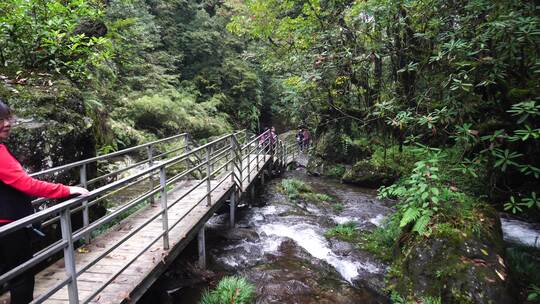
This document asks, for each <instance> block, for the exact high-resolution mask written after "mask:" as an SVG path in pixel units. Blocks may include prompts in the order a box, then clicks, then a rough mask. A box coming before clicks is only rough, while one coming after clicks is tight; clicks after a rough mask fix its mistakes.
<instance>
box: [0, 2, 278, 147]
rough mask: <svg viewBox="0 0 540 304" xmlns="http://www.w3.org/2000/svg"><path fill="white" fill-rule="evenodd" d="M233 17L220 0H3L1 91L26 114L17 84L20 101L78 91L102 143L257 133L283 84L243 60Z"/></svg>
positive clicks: (0, 13) (118, 144)
mask: <svg viewBox="0 0 540 304" xmlns="http://www.w3.org/2000/svg"><path fill="white" fill-rule="evenodd" d="M230 15H231V9H230V7H229V6H228V5H226V4H225V3H221V2H215V1H184V0H174V1H158V0H147V1H145V0H133V1H125V0H114V1H102V0H89V1H82V0H70V1H57V0H46V1H37V0H36V1H34V0H31V1H19V0H10V1H3V2H2V3H1V4H0V64H1V68H0V75H1V77H2V78H1V80H2V81H1V82H0V86H2V87H1V90H0V92H2V94H1V97H2V98H3V99H5V100H7V101H8V102H10V103H11V104H12V106H13V107H14V108H15V110H16V111H17V110H18V111H17V112H19V113H21V114H24V115H26V114H25V113H26V111H25V109H24V107H25V105H24V104H23V103H21V102H20V100H21V98H20V97H21V96H20V95H17V94H19V93H20V92H21V91H25V92H29V94H26V95H25V96H24V97H23V99H26V98H40V97H36V96H38V95H39V96H41V92H44V91H45V92H47V93H51V95H52V96H51V97H52V98H57V99H61V98H62V96H65V95H67V94H70V92H72V91H77V92H78V91H80V92H81V93H80V94H79V93H77V96H76V98H82V101H83V103H84V105H85V108H86V109H85V110H84V111H83V112H85V113H82V114H87V115H88V116H90V117H92V118H93V119H94V129H95V134H96V138H97V145H98V148H100V147H112V148H113V149H114V148H118V147H122V146H126V145H132V144H134V143H136V142H140V141H141V140H145V139H146V140H148V139H150V138H154V137H161V136H167V135H171V134H176V133H180V132H184V131H192V132H194V135H195V136H208V135H215V134H220V133H223V132H226V131H227V130H230V129H233V128H249V129H251V130H253V131H258V130H259V129H260V128H261V124H262V123H269V122H268V119H269V117H270V116H271V113H270V112H271V108H270V103H271V102H272V100H271V98H272V97H276V96H279V94H280V87H279V86H276V85H275V81H274V80H273V77H272V76H271V75H269V74H264V73H263V72H261V71H260V69H259V68H258V66H257V65H256V62H246V61H245V60H244V59H243V57H242V51H243V50H244V49H246V48H247V47H248V46H247V44H246V42H245V41H244V40H243V39H240V38H238V37H236V36H234V35H232V34H230V33H229V32H228V31H227V30H226V28H225V26H226V24H227V23H228V22H229V20H230ZM59 83H62V84H66V83H69V84H70V85H71V86H72V87H73V88H72V89H71V88H69V89H68V90H66V88H65V86H64V87H59V86H58V84H59ZM263 94H266V95H267V96H268V97H265V98H263ZM28 96H34V97H28ZM269 98H270V99H269ZM36 100H37V99H36ZM37 103H38V104H42V102H41V101H38V102H37ZM43 106H47V105H45V104H43ZM77 111H80V110H77ZM30 112H32V111H30ZM34 112H35V111H34ZM261 112H263V115H261ZM25 118H32V119H35V120H38V121H40V120H41V121H43V120H48V119H51V117H40V116H39V115H37V114H36V115H32V117H25ZM261 120H262V122H261ZM107 149H109V148H107Z"/></svg>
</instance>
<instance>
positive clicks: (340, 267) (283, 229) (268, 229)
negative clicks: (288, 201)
mask: <svg viewBox="0 0 540 304" xmlns="http://www.w3.org/2000/svg"><path fill="white" fill-rule="evenodd" d="M259 230H260V232H264V233H265V234H266V235H268V236H277V237H279V238H290V239H292V240H294V241H295V242H296V243H297V244H298V245H299V246H300V247H302V248H304V250H306V251H307V252H308V253H309V254H311V255H312V256H313V257H315V258H318V259H321V260H324V261H326V262H327V263H328V264H330V265H332V266H334V268H335V269H336V270H337V271H338V272H339V273H340V274H341V275H342V276H343V278H344V279H345V280H347V281H348V282H350V283H352V280H353V279H354V278H356V277H357V276H358V274H359V272H358V271H359V269H362V270H364V271H367V272H371V273H373V272H378V271H379V269H378V268H377V267H376V266H375V265H371V264H369V263H360V262H356V261H352V260H349V259H345V258H343V257H339V256H337V255H336V254H334V253H333V252H332V250H331V249H330V247H329V244H328V241H326V239H325V238H324V237H323V236H322V233H320V232H317V230H320V229H317V227H316V226H312V225H306V224H297V225H286V224H268V225H263V226H260V227H259ZM274 240H275V241H279V239H277V240H276V239H274ZM275 241H274V242H269V244H265V245H266V246H268V245H269V246H268V247H266V246H265V248H264V250H265V251H266V250H268V251H275V250H277V249H278V247H279V244H278V245H277V246H276V243H277V242H275ZM281 241H283V240H282V239H281ZM281 241H280V242H279V243H281Z"/></svg>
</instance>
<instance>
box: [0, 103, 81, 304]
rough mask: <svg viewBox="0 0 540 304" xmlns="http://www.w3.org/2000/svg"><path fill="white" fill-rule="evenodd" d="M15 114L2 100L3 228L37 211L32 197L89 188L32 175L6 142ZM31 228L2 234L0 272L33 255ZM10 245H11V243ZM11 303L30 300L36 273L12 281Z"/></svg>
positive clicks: (58, 195) (0, 201)
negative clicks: (40, 178) (66, 184)
mask: <svg viewBox="0 0 540 304" xmlns="http://www.w3.org/2000/svg"><path fill="white" fill-rule="evenodd" d="M11 122H12V113H11V110H10V108H9V107H8V106H7V105H6V104H5V103H4V102H3V101H1V100H0V227H1V226H3V225H6V224H8V223H11V222H13V221H16V220H18V219H21V218H23V217H25V216H28V215H31V214H32V213H34V209H33V207H32V203H31V202H32V197H46V198H62V197H68V196H70V195H75V194H78V195H87V194H88V190H86V189H84V188H81V187H70V186H65V185H62V184H54V183H48V182H44V181H40V180H37V179H34V178H32V177H30V176H29V175H28V174H27V173H26V172H25V171H24V169H23V167H22V165H21V164H20V163H19V162H18V161H17V159H16V158H15V157H14V156H13V154H11V152H10V151H9V149H8V148H7V147H6V145H4V143H3V142H4V141H5V140H6V139H7V138H8V137H9V134H10V132H11ZM30 233H32V232H30V231H29V229H28V228H23V229H19V230H17V231H14V232H12V233H10V234H8V235H5V236H2V237H0V274H3V273H6V272H8V271H9V270H11V269H13V268H15V267H17V266H19V265H21V264H22V263H24V262H25V261H27V260H29V259H30V258H32V248H31V246H30ZM7 244H9V245H7ZM8 288H9V291H10V293H11V303H12V304H19V303H25V304H26V303H30V302H31V301H32V299H33V292H34V275H33V273H29V272H28V271H27V272H26V273H23V274H21V275H19V276H17V277H15V278H14V279H12V280H11V281H10V282H9V284H8Z"/></svg>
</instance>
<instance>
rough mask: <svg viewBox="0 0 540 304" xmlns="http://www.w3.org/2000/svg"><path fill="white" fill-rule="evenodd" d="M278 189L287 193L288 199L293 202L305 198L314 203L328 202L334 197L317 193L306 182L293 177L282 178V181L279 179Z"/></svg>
mask: <svg viewBox="0 0 540 304" xmlns="http://www.w3.org/2000/svg"><path fill="white" fill-rule="evenodd" d="M280 190H281V191H282V192H283V193H285V194H286V195H287V197H288V198H289V200H291V201H293V202H298V201H299V200H305V201H310V202H314V203H320V202H326V203H330V202H332V201H334V198H333V197H331V196H330V195H328V194H324V193H317V192H315V191H314V190H313V188H311V187H310V186H309V185H308V184H306V183H305V182H303V181H301V180H299V179H295V178H289V179H284V180H283V181H281V189H280Z"/></svg>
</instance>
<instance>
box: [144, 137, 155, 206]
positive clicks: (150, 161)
mask: <svg viewBox="0 0 540 304" xmlns="http://www.w3.org/2000/svg"><path fill="white" fill-rule="evenodd" d="M146 153H147V154H148V166H149V167H152V166H153V165H154V146H153V145H149V146H147V147H146ZM149 178H150V191H153V190H154V174H152V173H150V176H149ZM154 203H155V201H154V196H153V195H152V196H151V197H150V204H152V205H153V204H154Z"/></svg>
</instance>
